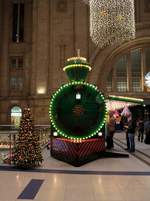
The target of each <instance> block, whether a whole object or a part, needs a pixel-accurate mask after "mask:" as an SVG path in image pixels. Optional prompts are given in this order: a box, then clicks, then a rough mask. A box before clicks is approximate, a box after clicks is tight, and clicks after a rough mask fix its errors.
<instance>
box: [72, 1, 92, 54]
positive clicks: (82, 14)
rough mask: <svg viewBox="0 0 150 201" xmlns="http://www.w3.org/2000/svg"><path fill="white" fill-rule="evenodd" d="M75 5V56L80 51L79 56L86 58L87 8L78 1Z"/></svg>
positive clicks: (87, 34) (87, 45)
mask: <svg viewBox="0 0 150 201" xmlns="http://www.w3.org/2000/svg"><path fill="white" fill-rule="evenodd" d="M74 3H75V13H74V17H75V30H74V31H75V34H74V35H75V54H76V50H77V49H80V52H81V56H84V57H86V58H87V57H88V52H89V25H88V23H89V16H88V15H89V13H88V6H87V5H86V4H85V3H84V2H83V1H79V0H74Z"/></svg>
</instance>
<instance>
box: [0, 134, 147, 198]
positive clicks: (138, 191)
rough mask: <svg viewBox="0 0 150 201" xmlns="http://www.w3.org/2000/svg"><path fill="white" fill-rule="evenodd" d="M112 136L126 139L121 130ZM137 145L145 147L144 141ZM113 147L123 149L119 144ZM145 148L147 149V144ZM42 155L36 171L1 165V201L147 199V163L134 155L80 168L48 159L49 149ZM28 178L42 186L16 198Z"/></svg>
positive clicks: (23, 188)
mask: <svg viewBox="0 0 150 201" xmlns="http://www.w3.org/2000/svg"><path fill="white" fill-rule="evenodd" d="M115 137H116V138H117V139H119V140H124V139H125V138H124V137H125V136H124V134H121V133H118V134H116V135H115ZM121 138H122V139H121ZM139 147H142V149H143V150H145V145H144V143H141V144H139V145H138V144H137V146H136V148H139ZM114 149H115V150H118V151H122V152H125V151H124V149H123V148H122V147H121V146H120V145H116V144H115V148H114ZM146 149H148V152H149V151H150V146H148V145H147V146H146ZM44 158H45V160H44V163H43V165H42V167H41V168H40V169H39V170H37V171H32V172H31V171H19V170H15V171H6V169H5V167H3V168H1V171H0V178H1V179H0V201H19V200H20V201H25V200H29V201H30V200H35V201H149V186H150V166H149V165H148V164H146V163H144V162H143V161H141V160H140V159H138V158H136V157H135V156H134V155H131V154H130V157H129V158H116V159H115V158H103V159H98V160H96V161H93V162H90V163H88V164H86V165H84V166H81V167H79V168H78V167H73V166H71V165H69V164H67V163H63V162H61V161H57V160H55V159H53V158H51V157H50V155H49V150H45V151H44ZM2 169H3V170H2ZM9 170H10V169H9ZM13 170H14V169H13ZM45 170H47V171H45ZM31 181H42V185H39V186H38V188H37V183H36V184H35V185H33V186H32V189H33V191H34V190H37V192H36V193H35V194H34V196H32V197H30V198H29V197H19V199H17V198H18V196H19V195H20V194H21V193H22V192H23V191H24V190H25V189H28V185H29V183H30V182H31ZM34 188H35V189H34ZM30 190H31V188H29V193H31V191H30ZM25 195H27V196H28V191H26V193H25ZM20 198H23V199H20ZM25 198H26V199H25ZM28 198H29V199H28Z"/></svg>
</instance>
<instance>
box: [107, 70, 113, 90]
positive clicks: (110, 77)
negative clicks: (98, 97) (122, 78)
mask: <svg viewBox="0 0 150 201" xmlns="http://www.w3.org/2000/svg"><path fill="white" fill-rule="evenodd" d="M110 75H111V76H109V77H108V79H107V91H108V92H110V91H112V75H113V69H112V70H111V72H110Z"/></svg>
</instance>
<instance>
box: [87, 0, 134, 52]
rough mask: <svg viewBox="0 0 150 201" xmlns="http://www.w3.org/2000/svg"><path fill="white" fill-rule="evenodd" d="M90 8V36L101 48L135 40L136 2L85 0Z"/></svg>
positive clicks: (128, 0)
mask: <svg viewBox="0 0 150 201" xmlns="http://www.w3.org/2000/svg"><path fill="white" fill-rule="evenodd" d="M84 2H85V3H89V6H90V35H91V38H92V40H93V42H94V43H95V44H96V45H97V46H99V47H101V48H102V47H105V46H107V45H113V44H121V43H122V42H125V41H129V40H131V39H134V38H135V18H134V0H89V1H88V0H84Z"/></svg>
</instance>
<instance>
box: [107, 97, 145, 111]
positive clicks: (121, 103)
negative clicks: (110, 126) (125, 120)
mask: <svg viewBox="0 0 150 201" xmlns="http://www.w3.org/2000/svg"><path fill="white" fill-rule="evenodd" d="M143 102H144V100H143V99H140V98H133V97H125V96H115V95H109V96H108V99H107V100H106V105H107V109H108V110H109V111H110V110H118V109H122V108H124V107H129V106H135V105H140V104H143Z"/></svg>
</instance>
